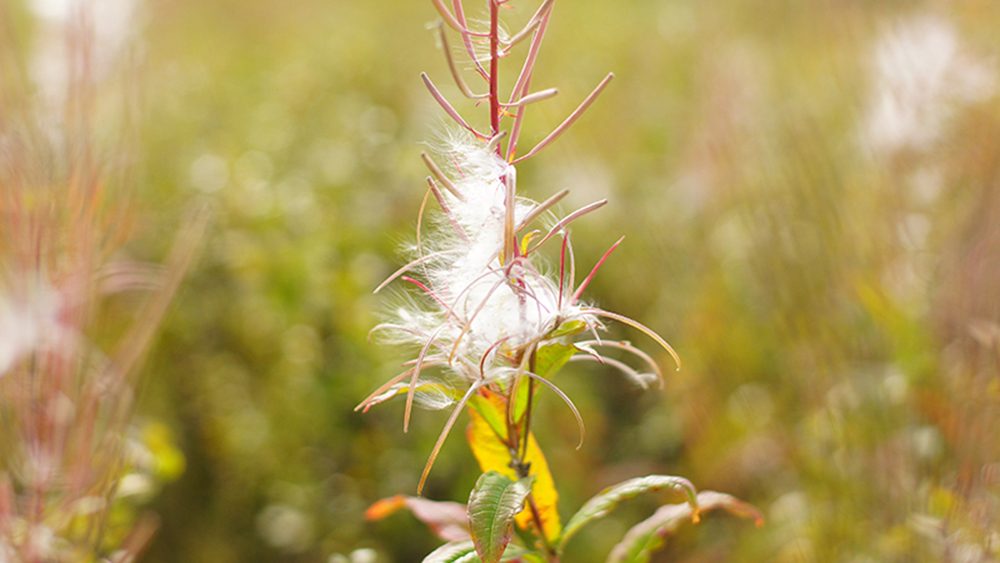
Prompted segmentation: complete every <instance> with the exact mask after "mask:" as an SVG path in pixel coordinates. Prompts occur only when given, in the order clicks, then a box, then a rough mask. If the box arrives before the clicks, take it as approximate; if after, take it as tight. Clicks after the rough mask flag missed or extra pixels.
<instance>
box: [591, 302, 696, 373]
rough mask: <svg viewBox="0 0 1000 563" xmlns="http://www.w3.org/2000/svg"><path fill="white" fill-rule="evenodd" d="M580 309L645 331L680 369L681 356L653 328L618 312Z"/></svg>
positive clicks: (594, 308) (595, 308)
mask: <svg viewBox="0 0 1000 563" xmlns="http://www.w3.org/2000/svg"><path fill="white" fill-rule="evenodd" d="M580 310H581V311H582V312H584V313H592V314H594V315H597V316H599V317H605V318H608V319H612V320H616V321H618V322H622V323H625V324H627V325H629V326H630V327H632V328H634V329H637V330H639V331H641V332H643V333H645V334H646V336H648V337H650V338H652V339H653V340H655V341H656V343H657V344H659V345H660V346H662V347H663V349H664V350H666V351H667V352H669V353H670V356H671V357H673V359H674V363H676V364H677V369H678V370H679V369H681V358H680V356H678V355H677V352H675V351H674V349H673V348H672V347H671V346H670V344H667V341H666V340H664V339H663V338H662V337H661V336H660V335H659V334H656V332H654V331H653V329H651V328H649V327H647V326H646V325H644V324H642V323H640V322H639V321H634V320H632V319H630V318H628V317H626V316H625V315H619V314H618V313H612V312H611V311H605V310H604V309H599V308H597V307H582V308H580Z"/></svg>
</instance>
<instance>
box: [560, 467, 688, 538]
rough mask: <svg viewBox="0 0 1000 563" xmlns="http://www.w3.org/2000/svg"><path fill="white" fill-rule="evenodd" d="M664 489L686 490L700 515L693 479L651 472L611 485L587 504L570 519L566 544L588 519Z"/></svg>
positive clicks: (682, 491) (567, 525)
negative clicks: (630, 500) (691, 480)
mask: <svg viewBox="0 0 1000 563" xmlns="http://www.w3.org/2000/svg"><path fill="white" fill-rule="evenodd" d="M660 489H670V490H674V491H678V492H681V493H683V494H684V495H685V496H686V497H687V502H688V505H689V506H690V508H691V510H692V511H693V512H692V514H697V510H698V491H696V490H695V488H694V485H692V484H691V482H690V481H688V480H687V479H684V478H683V477H671V476H667V475H647V476H645V477H637V478H635V479H629V480H628V481H625V482H622V483H619V484H617V485H615V486H613V487H608V488H607V489H605V490H603V491H601V492H600V493H598V494H597V495H595V496H594V497H592V498H591V499H590V500H588V501H587V502H586V503H584V505H583V506H582V507H580V510H578V511H577V512H576V514H574V515H573V517H572V518H570V519H569V521H568V522H566V527H565V528H564V529H563V536H562V541H563V542H564V543H565V542H566V541H567V540H569V538H571V537H572V536H573V535H574V534H575V533H576V532H578V531H579V529H580V528H581V527H582V526H583V525H584V524H586V523H587V522H590V521H591V520H595V519H597V518H601V517H603V516H605V515H607V514H608V512H610V511H611V510H612V509H613V508H614V507H615V506H616V505H617V504H618V503H619V502H621V501H623V500H625V499H628V498H632V497H634V496H636V495H639V494H642V493H645V492H651V491H658V490H660Z"/></svg>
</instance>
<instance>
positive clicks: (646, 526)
mask: <svg viewBox="0 0 1000 563" xmlns="http://www.w3.org/2000/svg"><path fill="white" fill-rule="evenodd" d="M713 508H725V509H726V510H728V511H729V512H731V513H732V514H735V515H737V516H743V517H749V518H753V519H754V520H756V522H757V525H758V526H760V525H761V524H762V523H763V522H764V520H763V518H762V517H761V515H760V512H758V511H757V509H756V508H754V507H753V506H751V505H749V504H747V503H745V502H743V501H741V500H739V499H736V498H734V497H731V496H729V495H727V494H723V493H717V492H715V491H703V492H701V493H698V508H697V510H698V511H704V510H711V509H713ZM694 510H695V509H694V508H692V506H691V505H690V504H668V505H665V506H661V507H660V508H659V510H657V511H656V512H655V513H654V514H653V515H652V516H650V517H649V518H647V519H646V520H643V521H642V522H640V523H638V524H636V525H635V526H634V527H632V529H630V530H629V531H628V532H626V533H625V537H623V538H622V541H621V542H620V543H619V544H618V545H616V546H615V547H614V548H613V549H612V550H611V553H610V554H609V555H608V563H648V561H649V557H650V555H651V554H652V553H653V551H656V550H657V549H659V548H660V547H661V546H662V545H663V538H664V537H665V536H666V535H667V534H669V533H670V532H673V531H674V530H675V529H677V526H679V525H680V524H681V523H682V522H684V521H685V520H688V519H690V518H691V517H692V515H693V511H694Z"/></svg>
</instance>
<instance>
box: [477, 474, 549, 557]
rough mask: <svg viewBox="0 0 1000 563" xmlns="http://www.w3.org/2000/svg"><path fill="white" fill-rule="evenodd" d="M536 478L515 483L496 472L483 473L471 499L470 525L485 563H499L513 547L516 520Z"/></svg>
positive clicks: (478, 551)
mask: <svg viewBox="0 0 1000 563" xmlns="http://www.w3.org/2000/svg"><path fill="white" fill-rule="evenodd" d="M533 480H534V478H533V477H530V476H529V477H525V478H524V479H521V480H519V481H513V480H512V479H510V478H509V477H507V476H505V475H501V474H499V473H497V472H496V471H488V472H486V473H483V475H482V476H481V477H480V478H479V481H477V482H476V486H475V488H474V489H472V494H471V495H470V496H469V525H470V530H471V532H472V541H473V542H475V545H476V553H478V554H479V557H480V558H481V559H482V560H483V563H497V562H498V561H500V557H501V556H502V555H503V552H504V550H506V549H507V544H508V543H510V538H511V535H512V534H513V531H514V516H515V515H517V513H518V512H520V511H521V509H522V508H523V507H524V500H525V499H526V498H527V496H528V493H530V492H531V482H532V481H533Z"/></svg>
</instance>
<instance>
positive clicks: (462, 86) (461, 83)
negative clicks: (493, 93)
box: [438, 24, 490, 100]
mask: <svg viewBox="0 0 1000 563" xmlns="http://www.w3.org/2000/svg"><path fill="white" fill-rule="evenodd" d="M438 33H439V34H440V36H441V50H442V51H444V58H445V60H446V61H447V62H448V70H450V71H451V77H452V78H453V79H454V80H455V85H456V86H458V89H459V90H461V91H462V93H463V94H465V96H466V97H467V98H472V99H474V100H481V99H483V98H488V97H489V95H490V94H489V92H487V93H485V94H476V93H474V92H473V91H472V90H470V89H469V86H468V85H467V84H466V83H465V80H462V74H461V73H460V72H459V71H458V67H457V66H456V65H455V58H454V57H452V56H451V47H449V46H448V38H447V35H446V34H445V32H444V26H443V25H440V24H439V25H438Z"/></svg>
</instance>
